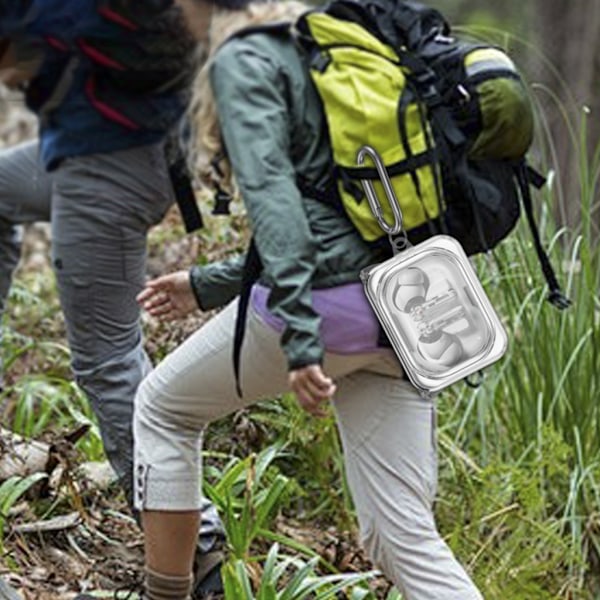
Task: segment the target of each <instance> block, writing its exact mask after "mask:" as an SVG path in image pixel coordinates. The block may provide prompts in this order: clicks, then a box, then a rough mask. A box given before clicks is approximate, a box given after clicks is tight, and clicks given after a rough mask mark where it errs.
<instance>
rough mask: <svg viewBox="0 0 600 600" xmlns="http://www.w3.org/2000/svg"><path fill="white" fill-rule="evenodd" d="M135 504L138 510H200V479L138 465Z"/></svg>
mask: <svg viewBox="0 0 600 600" xmlns="http://www.w3.org/2000/svg"><path fill="white" fill-rule="evenodd" d="M136 471H137V472H136V477H135V495H134V504H135V508H136V509H137V510H140V511H141V510H165V511H173V512H177V511H188V510H200V508H201V506H202V496H201V494H200V482H199V480H198V479H193V480H191V479H189V477H183V476H182V475H179V476H178V475H177V474H172V473H171V474H166V473H161V472H159V471H157V470H156V469H155V468H153V467H150V466H147V465H138V466H137V469H136Z"/></svg>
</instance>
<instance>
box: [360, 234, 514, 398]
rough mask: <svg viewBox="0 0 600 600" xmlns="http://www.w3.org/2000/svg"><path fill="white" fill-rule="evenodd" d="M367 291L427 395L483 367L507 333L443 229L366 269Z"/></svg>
mask: <svg viewBox="0 0 600 600" xmlns="http://www.w3.org/2000/svg"><path fill="white" fill-rule="evenodd" d="M361 279H362V281H363V284H364V287H365V292H366V295H367V297H368V299H369V301H370V303H371V305H372V307H373V309H374V311H375V313H376V314H377V316H378V318H379V321H380V322H381V325H382V327H383V329H384V331H385V333H386V335H387V337H388V339H389V341H390V343H391V344H392V347H393V348H394V350H395V352H396V354H397V355H398V358H399V359H400V361H401V363H402V365H403V367H404V370H405V372H406V374H407V375H408V377H409V379H410V380H411V382H412V383H413V384H414V385H415V387H416V388H417V389H418V390H419V391H420V392H421V393H422V394H425V395H430V394H434V393H436V392H438V391H440V390H442V389H443V388H445V387H447V386H449V385H451V384H453V383H455V382H457V381H459V380H461V379H465V378H468V377H469V376H471V375H473V374H474V373H478V372H479V371H481V370H482V369H483V368H484V367H487V366H489V365H490V364H492V363H494V362H495V361H497V360H498V359H499V358H501V357H502V355H503V354H504V353H505V351H506V348H507V343H508V338H507V335H506V332H505V330H504V327H503V326H502V324H501V322H500V319H499V318H498V315H497V314H496V312H495V310H494V308H493V307H492V305H491V303H490V301H489V299H488V297H487V295H486V293H485V291H484V289H483V287H482V285H481V282H480V281H479V279H478V277H477V275H476V273H475V271H474V269H473V267H472V265H471V263H470V262H469V259H468V257H467V256H466V254H465V252H464V250H463V249H462V247H461V245H460V244H459V243H458V242H457V241H456V240H455V239H454V238H452V237H449V236H446V235H437V236H434V237H431V238H430V239H428V240H427V241H425V242H422V243H420V244H418V245H417V246H413V247H410V248H408V249H407V250H404V251H403V252H401V253H399V254H397V255H396V256H394V257H393V258H390V259H389V260H387V261H385V262H384V263H381V264H378V265H374V266H372V267H369V268H367V269H364V270H363V272H362V273H361Z"/></svg>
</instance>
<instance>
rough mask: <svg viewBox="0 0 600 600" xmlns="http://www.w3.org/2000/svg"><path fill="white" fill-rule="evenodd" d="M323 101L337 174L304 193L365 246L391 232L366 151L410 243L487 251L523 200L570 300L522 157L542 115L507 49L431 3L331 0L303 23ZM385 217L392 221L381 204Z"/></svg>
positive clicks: (548, 272) (554, 292)
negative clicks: (330, 209)
mask: <svg viewBox="0 0 600 600" xmlns="http://www.w3.org/2000/svg"><path fill="white" fill-rule="evenodd" d="M295 35H296V39H297V41H298V43H299V45H300V47H301V48H302V51H303V53H304V54H305V56H306V61H307V66H308V69H309V72H310V75H311V78H312V80H313V83H314V85H315V87H316V89H317V91H318V93H319V96H320V98H321V100H322V105H323V109H324V113H325V117H326V121H327V125H328V129H329V137H330V142H331V149H332V155H333V162H334V165H333V168H332V177H331V181H330V182H329V184H328V185H325V186H321V188H317V187H315V186H313V185H311V183H310V182H307V181H299V186H300V188H301V190H302V191H303V193H305V194H306V195H310V196H313V197H317V198H322V199H324V201H329V202H335V203H337V204H338V205H340V207H341V208H342V209H343V210H344V211H345V212H346V214H347V215H348V217H349V218H350V220H351V221H352V222H353V224H354V226H355V227H356V228H357V230H358V231H359V232H360V234H361V236H362V237H363V238H364V239H365V240H366V241H368V242H373V243H378V242H380V241H381V240H383V242H384V243H386V242H387V240H386V233H385V232H384V231H382V229H381V227H380V225H379V223H378V220H377V219H376V218H375V216H374V215H373V212H372V210H371V207H370V205H369V203H368V202H367V201H366V199H365V197H364V191H363V186H362V181H365V180H366V181H371V183H372V184H373V186H374V188H375V191H376V192H378V196H379V197H380V198H382V197H384V196H383V190H382V186H381V183H380V178H379V173H378V172H377V169H376V168H375V165H373V164H363V165H359V164H357V155H358V152H359V150H360V149H361V147H363V146H370V147H372V148H373V149H375V150H376V152H377V153H378V154H379V156H380V157H381V158H382V160H383V163H384V165H385V169H386V172H387V175H388V177H389V178H390V180H391V183H392V187H393V188H394V191H395V194H396V197H397V198H398V200H399V203H400V207H401V209H402V215H403V220H404V228H405V229H406V230H407V233H408V238H409V239H410V241H411V242H413V243H417V242H419V241H422V240H423V239H426V238H428V237H430V236H431V235H434V234H436V233H446V234H449V235H451V236H453V237H455V238H456V239H458V241H459V242H460V243H461V244H462V246H463V248H464V250H465V251H466V253H467V254H476V253H478V252H487V251H488V250H490V249H492V248H494V247H495V246H496V244H498V243H499V242H500V241H501V240H503V239H504V238H505V237H506V236H507V235H508V234H509V233H510V232H511V231H512V229H513V228H514V226H515V224H516V223H517V221H518V219H519V215H520V201H521V199H522V200H523V204H524V208H525V212H526V215H527V219H528V221H529V224H530V226H531V231H532V235H533V238H534V243H535V247H536V250H537V252H538V256H539V259H540V263H541V266H542V270H543V272H544V275H545V277H546V280H547V281H548V284H549V287H550V296H549V299H550V300H551V301H552V302H553V303H554V304H556V305H557V306H559V307H564V306H565V305H566V299H565V298H564V296H563V295H562V293H561V292H560V287H559V285H558V282H557V280H556V277H555V275H554V272H553V269H552V267H551V265H550V262H549V260H548V257H547V255H546V253H545V252H544V249H543V247H542V245H541V242H540V238H539V233H538V230H537V226H536V224H535V219H534V216H533V207H532V206H531V195H530V190H529V186H530V185H535V186H537V187H540V186H541V185H543V183H544V179H543V178H542V177H541V176H539V175H538V174H537V173H535V172H534V171H533V170H532V169H531V168H530V167H529V166H528V165H527V163H526V161H525V155H526V153H527V151H528V149H529V147H530V145H531V143H532V139H533V129H534V116H533V108H532V104H531V101H530V98H529V95H528V91H527V88H526V85H525V84H524V82H523V80H522V78H521V76H520V75H519V73H518V71H517V69H516V67H515V65H514V64H513V61H512V60H511V59H510V58H509V56H508V55H507V54H506V53H505V52H504V51H503V50H502V49H500V48H497V47H494V46H490V45H489V44H483V43H473V42H470V41H465V40H461V39H457V38H455V37H452V36H451V30H450V26H449V24H448V23H447V21H446V20H445V19H444V17H443V16H442V15H441V14H440V13H439V12H438V11H437V10H435V9H433V8H430V7H426V6H424V5H422V4H419V3H418V2H412V1H402V0H332V1H331V2H329V3H327V4H326V5H324V6H323V7H320V8H318V9H314V10H311V11H308V12H307V13H306V14H304V15H303V16H302V17H300V19H299V20H298V21H297V23H296V24H295ZM381 211H382V217H383V219H384V220H385V221H386V222H392V221H393V214H392V209H391V207H390V206H389V205H388V204H387V203H385V202H382V206H381Z"/></svg>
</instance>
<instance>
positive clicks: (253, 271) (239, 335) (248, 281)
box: [233, 238, 262, 398]
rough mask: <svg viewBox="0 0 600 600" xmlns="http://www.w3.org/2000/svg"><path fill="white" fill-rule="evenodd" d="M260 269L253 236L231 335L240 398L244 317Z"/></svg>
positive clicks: (260, 263) (236, 386)
mask: <svg viewBox="0 0 600 600" xmlns="http://www.w3.org/2000/svg"><path fill="white" fill-rule="evenodd" d="M261 271H262V261H261V259H260V254H259V253H258V249H257V247H256V243H255V241H254V238H252V239H251V240H250V246H249V247H248V251H247V253H246V261H245V263H244V272H243V274H242V287H241V290H240V299H239V304H238V312H237V316H236V320H235V334H234V337H233V372H234V373H235V389H236V391H237V394H238V396H239V397H240V398H242V387H241V383H240V359H241V356H242V345H243V343H244V335H245V333H246V317H247V316H248V307H249V306H250V296H251V295H252V286H253V285H254V284H255V283H256V282H257V281H258V278H259V277H260V273H261Z"/></svg>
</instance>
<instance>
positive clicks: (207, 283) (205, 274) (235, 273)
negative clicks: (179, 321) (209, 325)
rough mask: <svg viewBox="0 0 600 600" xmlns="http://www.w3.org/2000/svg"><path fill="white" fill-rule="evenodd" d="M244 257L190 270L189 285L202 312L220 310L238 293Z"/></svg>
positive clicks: (198, 266) (196, 266) (197, 266)
mask: <svg viewBox="0 0 600 600" xmlns="http://www.w3.org/2000/svg"><path fill="white" fill-rule="evenodd" d="M244 260H245V256H235V257H233V258H229V259H227V260H223V261H219V262H216V263H211V264H208V265H195V266H193V267H192V268H191V269H190V283H191V284H192V290H193V291H194V295H195V296H196V301H197V302H198V306H199V307H200V309H202V310H211V309H213V308H220V307H221V306H225V304H227V303H228V302H231V301H232V300H233V299H234V298H235V297H236V296H238V295H239V293H240V288H241V284H242V272H243V268H244Z"/></svg>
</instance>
